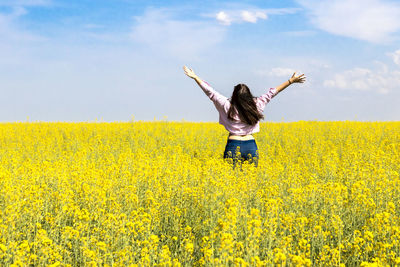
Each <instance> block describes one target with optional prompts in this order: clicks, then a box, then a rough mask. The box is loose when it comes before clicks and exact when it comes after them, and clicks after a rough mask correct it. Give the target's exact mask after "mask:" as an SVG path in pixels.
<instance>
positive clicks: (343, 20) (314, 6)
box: [297, 0, 400, 43]
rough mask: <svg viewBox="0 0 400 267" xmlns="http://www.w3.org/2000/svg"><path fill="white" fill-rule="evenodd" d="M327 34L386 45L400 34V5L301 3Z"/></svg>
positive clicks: (335, 0)
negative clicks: (395, 35) (396, 34)
mask: <svg viewBox="0 0 400 267" xmlns="http://www.w3.org/2000/svg"><path fill="white" fill-rule="evenodd" d="M297 2H298V3H299V4H300V5H302V6H303V7H304V8H305V9H306V11H307V15H308V16H309V19H310V20H311V22H312V23H313V24H314V25H315V26H316V27H317V28H319V29H321V30H324V31H326V32H329V33H332V34H335V35H340V36H346V37H350V38H355V39H360V40H365V41H369V42H374V43H385V42H389V41H391V40H393V38H394V36H393V35H394V34H395V33H398V32H399V31H400V3H398V2H397V3H396V2H393V1H392V2H389V1H386V0H297Z"/></svg>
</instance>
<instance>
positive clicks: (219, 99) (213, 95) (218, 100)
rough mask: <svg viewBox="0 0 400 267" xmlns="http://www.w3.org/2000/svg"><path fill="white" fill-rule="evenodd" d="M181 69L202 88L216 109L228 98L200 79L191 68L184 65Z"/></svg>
mask: <svg viewBox="0 0 400 267" xmlns="http://www.w3.org/2000/svg"><path fill="white" fill-rule="evenodd" d="M183 70H184V71H185V74H186V75H187V76H188V77H190V78H192V79H193V80H195V81H196V83H197V84H198V85H199V86H200V88H201V89H203V91H204V93H205V94H206V95H207V96H208V97H209V98H210V99H211V100H212V101H213V102H214V104H215V106H216V108H217V109H220V108H222V107H223V106H224V104H225V102H226V101H228V99H227V98H226V97H225V96H223V95H221V94H220V93H218V92H217V91H215V90H214V89H213V88H212V87H211V86H210V85H209V84H208V83H207V82H205V81H203V80H202V79H200V78H199V77H198V76H197V75H196V74H195V73H194V71H193V70H192V69H190V68H188V67H186V66H184V67H183Z"/></svg>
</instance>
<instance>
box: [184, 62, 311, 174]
mask: <svg viewBox="0 0 400 267" xmlns="http://www.w3.org/2000/svg"><path fill="white" fill-rule="evenodd" d="M183 69H184V71H185V74H186V75H187V76H189V77H190V78H192V79H194V80H195V81H196V82H197V84H198V85H199V86H200V87H201V89H203V91H204V93H205V94H206V95H207V96H208V97H209V98H210V99H211V101H213V103H214V105H215V107H216V108H217V110H218V112H219V123H220V124H222V125H223V126H225V129H226V130H227V131H228V132H229V136H228V140H227V144H226V147H225V151H224V158H232V159H233V163H234V166H233V167H235V165H236V162H237V161H238V160H240V162H242V161H244V160H249V161H250V162H251V163H254V164H255V165H256V166H257V164H258V148H257V144H256V141H255V139H254V137H253V136H252V134H253V133H256V132H259V131H260V125H259V120H260V119H263V118H264V116H263V114H262V112H263V111H264V108H265V105H266V104H267V103H268V102H269V101H270V100H271V99H272V98H273V97H274V96H276V95H277V94H278V93H279V92H280V91H282V90H283V89H285V88H286V87H288V86H289V85H291V84H292V83H303V82H305V78H306V77H305V76H304V74H301V75H298V76H296V72H295V73H293V75H292V77H291V78H289V79H288V80H287V81H286V82H284V83H282V84H281V85H279V86H278V87H276V88H270V89H269V91H268V92H266V93H265V94H263V95H261V96H260V97H257V98H256V97H253V95H252V94H251V92H250V89H249V88H248V87H247V86H246V85H245V84H238V85H236V86H235V87H234V89H233V93H232V97H231V98H230V99H228V98H226V97H225V96H223V95H221V94H220V93H218V92H217V91H215V90H214V89H213V88H212V87H211V86H210V85H209V84H208V83H207V82H205V81H203V80H202V79H200V78H199V77H198V76H197V75H196V74H195V73H194V71H193V70H192V69H190V68H188V67H186V66H184V67H183Z"/></svg>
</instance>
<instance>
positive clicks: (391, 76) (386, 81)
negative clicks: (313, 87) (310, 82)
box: [323, 62, 400, 94]
mask: <svg viewBox="0 0 400 267" xmlns="http://www.w3.org/2000/svg"><path fill="white" fill-rule="evenodd" d="M378 63H379V65H380V68H377V69H376V70H371V69H367V68H353V69H350V70H347V71H344V72H341V73H337V74H335V75H334V76H333V77H332V78H331V79H329V80H325V81H324V83H323V84H324V86H325V87H332V88H337V89H343V90H358V91H376V92H378V93H380V94H387V93H389V92H390V91H392V90H393V89H396V88H398V84H399V83H400V71H396V70H389V68H388V67H387V65H386V64H384V63H380V62H378Z"/></svg>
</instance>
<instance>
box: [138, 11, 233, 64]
mask: <svg viewBox="0 0 400 267" xmlns="http://www.w3.org/2000/svg"><path fill="white" fill-rule="evenodd" d="M172 13H173V12H168V10H164V9H151V10H148V11H147V12H146V13H145V14H144V15H143V16H140V17H136V20H137V23H136V24H135V25H134V26H133V29H132V32H131V37H132V39H133V40H134V41H136V42H138V43H143V44H146V45H147V46H149V47H152V48H154V49H156V50H159V51H161V52H164V53H168V54H170V55H173V56H175V57H178V58H184V59H188V58H193V57H195V58H196V57H197V56H198V55H199V53H202V52H204V51H206V50H207V49H210V48H212V47H214V46H215V45H216V44H218V43H220V42H221V41H222V40H223V39H224V35H225V32H226V30H225V29H224V27H221V26H218V25H213V24H211V23H209V22H204V21H196V20H189V21H188V20H185V21H183V20H176V19H173V18H172V15H173V14H172Z"/></svg>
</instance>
